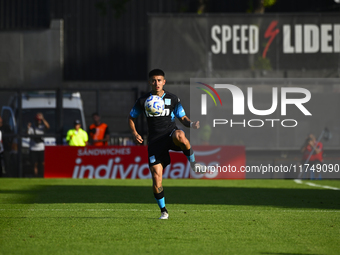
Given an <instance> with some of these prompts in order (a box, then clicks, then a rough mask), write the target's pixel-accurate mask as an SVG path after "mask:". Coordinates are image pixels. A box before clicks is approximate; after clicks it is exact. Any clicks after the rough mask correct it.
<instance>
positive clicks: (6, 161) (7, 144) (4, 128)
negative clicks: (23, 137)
mask: <svg viewBox="0 0 340 255" xmlns="http://www.w3.org/2000/svg"><path fill="white" fill-rule="evenodd" d="M0 132H1V138H2V139H0V140H1V142H2V149H3V152H2V153H1V155H0V157H1V156H2V160H3V161H2V163H3V164H2V166H4V168H3V169H2V171H1V170H0V176H1V175H2V173H3V174H6V176H7V177H10V176H12V175H11V173H10V172H11V171H10V158H11V150H12V139H13V137H10V136H6V135H10V134H12V133H13V132H12V130H11V128H10V127H9V125H6V124H4V123H3V120H2V118H1V117H0ZM0 146H1V145H0ZM0 167H1V165H0Z"/></svg>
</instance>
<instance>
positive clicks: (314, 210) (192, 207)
mask: <svg viewBox="0 0 340 255" xmlns="http://www.w3.org/2000/svg"><path fill="white" fill-rule="evenodd" d="M313 182H314V183H316V184H319V185H328V186H332V187H337V188H340V181H336V180H323V181H313ZM163 185H164V192H165V199H166V205H167V208H168V210H169V215H170V218H169V220H158V219H157V218H158V217H159V216H160V212H159V209H158V206H157V204H156V201H155V199H154V197H153V193H152V189H151V180H88V179H86V180H85V179H84V180H82V179H76V180H73V179H0V254H38V255H42V254H48V255H51V254H176V255H178V254H196V255H197V254H285V255H288V254H340V190H330V189H323V188H321V187H316V186H315V187H313V186H308V185H304V184H298V183H295V182H294V181H293V180H191V179H188V180H168V179H167V180H164V181H163Z"/></svg>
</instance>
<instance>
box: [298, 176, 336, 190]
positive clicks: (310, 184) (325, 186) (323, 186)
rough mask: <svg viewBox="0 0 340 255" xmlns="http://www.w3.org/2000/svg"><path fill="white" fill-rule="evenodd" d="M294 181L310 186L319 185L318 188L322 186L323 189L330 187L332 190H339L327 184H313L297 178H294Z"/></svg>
mask: <svg viewBox="0 0 340 255" xmlns="http://www.w3.org/2000/svg"><path fill="white" fill-rule="evenodd" d="M294 182H295V183H297V184H306V185H309V186H312V187H319V188H323V189H332V190H340V189H339V188H336V187H331V186H327V185H320V184H315V183H313V182H303V181H301V180H299V179H294Z"/></svg>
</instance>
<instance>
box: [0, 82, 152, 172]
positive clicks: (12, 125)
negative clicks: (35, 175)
mask: <svg viewBox="0 0 340 255" xmlns="http://www.w3.org/2000/svg"><path fill="white" fill-rule="evenodd" d="M74 93H75V94H74ZM110 93H111V94H113V95H114V96H115V97H116V98H109V99H106V98H105V96H107V95H109V94H110ZM0 94H1V99H2V100H1V107H2V109H1V117H2V120H3V126H7V127H9V129H10V130H11V131H10V132H3V134H2V135H3V139H4V140H6V142H10V145H9V146H7V147H6V146H5V152H4V161H5V162H4V164H3V165H4V169H5V171H4V172H5V173H4V174H5V176H7V177H25V176H26V177H27V176H30V174H31V173H32V171H31V168H32V165H31V163H30V158H29V139H35V138H43V139H44V140H45V145H46V144H47V145H63V144H66V141H65V137H66V132H67V131H68V129H70V128H72V126H73V122H74V118H77V119H78V118H79V119H81V123H82V128H83V129H84V130H87V127H88V126H89V125H87V124H86V119H89V118H90V116H91V114H89V113H87V114H85V113H84V111H85V109H87V108H91V109H92V110H93V112H97V113H99V114H100V115H101V116H102V114H101V113H105V110H104V109H108V110H109V111H110V112H111V113H112V118H113V119H114V120H115V119H117V120H116V121H117V122H120V125H121V126H123V128H124V131H122V132H112V133H111V137H110V141H109V144H110V145H132V143H133V141H132V136H131V135H130V134H129V133H128V132H127V131H128V130H127V121H124V122H122V121H121V120H122V119H123V120H127V116H128V114H129V111H130V109H131V108H132V106H133V103H134V102H135V101H136V99H137V97H138V96H139V89H138V88H126V89H122V88H121V89H119V88H115V89H112V88H110V89H109V88H107V89H105V88H101V89H93V88H77V89H67V88H63V89H60V88H54V89H46V88H35V89H30V90H29V89H4V88H0ZM10 95H11V96H10ZM72 95H77V96H78V95H79V98H77V99H73V100H78V101H79V102H78V106H72V107H73V109H77V110H79V111H78V112H79V113H77V114H76V115H74V113H72V112H70V111H66V109H70V105H69V104H70V103H69V102H68V101H71V100H72V99H71V97H72ZM82 95H84V96H82ZM4 98H7V99H8V102H5V99H4ZM33 98H38V100H41V99H42V98H44V99H46V100H47V101H46V100H45V101H46V102H47V103H46V104H45V105H44V103H42V102H37V104H36V105H34V104H32V101H34V100H33ZM65 98H68V101H65V100H64V99H65ZM84 99H86V101H85V102H84ZM64 101H65V102H66V103H65V105H64V103H63V102H64ZM23 102H24V105H23ZM47 104H50V105H47ZM119 105H120V106H119ZM74 107H78V108H74ZM47 110H48V111H47ZM38 112H43V113H44V114H45V113H46V114H48V115H47V116H45V118H46V120H47V121H48V122H49V123H50V125H51V128H50V129H49V130H50V131H49V132H46V133H45V134H44V135H37V134H28V133H27V124H28V122H33V120H34V116H35V114H36V113H38ZM32 114H34V115H32ZM104 116H105V115H104ZM102 121H103V122H106V120H105V119H103V118H102ZM109 123H110V122H109ZM109 126H110V124H109ZM144 126H145V123H144V119H143V118H139V119H138V120H137V121H136V127H137V128H138V129H139V130H140V132H141V134H145V132H146V130H145V128H144ZM112 130H113V131H115V130H117V129H115V128H113V129H112ZM0 176H1V175H0Z"/></svg>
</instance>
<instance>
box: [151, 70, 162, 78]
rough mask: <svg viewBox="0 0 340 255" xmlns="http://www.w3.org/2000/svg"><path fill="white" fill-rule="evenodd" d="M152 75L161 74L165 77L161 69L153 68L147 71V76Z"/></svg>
mask: <svg viewBox="0 0 340 255" xmlns="http://www.w3.org/2000/svg"><path fill="white" fill-rule="evenodd" d="M152 76H163V77H165V73H164V72H163V70H161V69H153V70H151V71H150V72H149V78H151V77H152Z"/></svg>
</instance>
